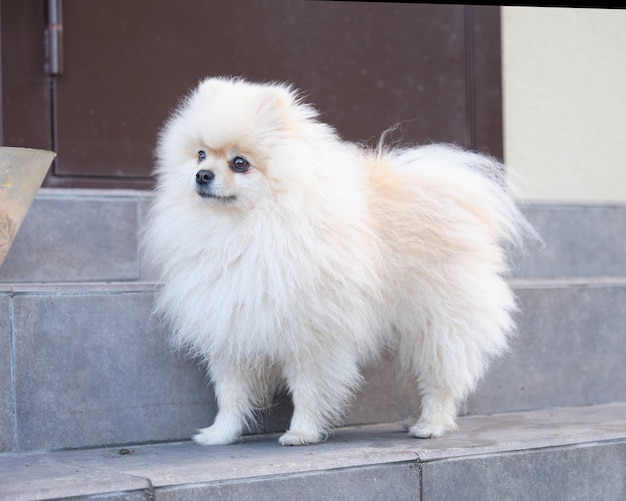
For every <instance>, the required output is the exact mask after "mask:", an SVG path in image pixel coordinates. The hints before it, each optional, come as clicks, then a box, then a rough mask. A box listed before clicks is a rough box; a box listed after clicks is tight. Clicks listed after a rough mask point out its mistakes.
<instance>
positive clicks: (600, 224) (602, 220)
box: [512, 203, 626, 277]
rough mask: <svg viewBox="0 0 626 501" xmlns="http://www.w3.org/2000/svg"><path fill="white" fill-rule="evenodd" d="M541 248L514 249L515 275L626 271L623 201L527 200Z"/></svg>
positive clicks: (623, 273) (616, 273)
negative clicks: (572, 202)
mask: <svg viewBox="0 0 626 501" xmlns="http://www.w3.org/2000/svg"><path fill="white" fill-rule="evenodd" d="M523 212H524V214H525V215H526V217H527V218H528V220H529V221H530V223H531V224H532V225H533V226H534V227H535V229H536V230H537V231H538V233H539V234H540V235H541V237H542V238H543V240H544V242H545V247H543V248H542V247H541V246H540V245H539V244H538V243H537V242H534V241H529V242H528V246H527V248H526V249H525V250H524V251H516V252H513V255H512V261H513V263H514V266H513V270H512V273H513V275H514V276H520V277H574V276H587V277H589V276H622V277H623V276H626V258H625V256H626V239H625V238H624V234H626V205H617V204H616V205H584V204H578V205H572V204H541V203H534V204H528V205H527V206H525V207H524V208H523Z"/></svg>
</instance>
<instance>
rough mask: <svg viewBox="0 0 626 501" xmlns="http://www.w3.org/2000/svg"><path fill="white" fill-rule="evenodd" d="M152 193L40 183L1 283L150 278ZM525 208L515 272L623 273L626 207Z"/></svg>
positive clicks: (550, 274) (535, 205)
mask: <svg viewBox="0 0 626 501" xmlns="http://www.w3.org/2000/svg"><path fill="white" fill-rule="evenodd" d="M153 196H154V195H153V193H152V192H150V191H133V190H87V189H76V190H66V189H51V188H48V189H42V190H40V192H39V194H38V195H37V198H36V199H35V201H34V203H33V205H32V207H31V210H30V212H29V213H28V215H27V217H26V219H25V221H24V223H23V225H22V227H21V229H20V232H19V234H18V236H17V238H16V240H15V242H14V244H13V247H12V248H11V250H10V251H9V255H8V256H7V258H6V260H5V262H4V264H3V265H2V268H0V282H5V283H9V282H54V281H61V282H71V281H94V280H95V281H97V280H101V281H111V280H146V279H148V280H150V279H151V278H154V277H151V276H150V272H149V271H148V270H147V269H145V268H144V267H143V266H142V262H141V258H140V256H139V255H138V239H137V234H138V232H140V231H141V229H142V227H143V225H144V221H145V214H146V211H147V208H148V207H149V204H150V203H151V200H152V199H153ZM523 211H524V212H525V214H526V215H527V217H528V218H529V220H530V221H531V223H533V225H535V227H536V228H537V230H538V231H539V233H540V234H541V235H542V237H543V239H544V240H545V243H546V245H545V248H541V247H540V246H539V245H538V244H537V243H535V242H530V243H529V245H528V248H527V249H526V251H525V252H524V253H522V252H516V253H515V255H514V259H513V262H514V269H513V273H514V275H516V276H531V277H558V276H611V275H619V276H626V260H625V259H624V256H626V239H625V238H623V235H624V234H626V205H615V204H613V205H599V204H598V205H588V204H587V205H575V204H550V203H532V204H528V205H527V206H525V207H523Z"/></svg>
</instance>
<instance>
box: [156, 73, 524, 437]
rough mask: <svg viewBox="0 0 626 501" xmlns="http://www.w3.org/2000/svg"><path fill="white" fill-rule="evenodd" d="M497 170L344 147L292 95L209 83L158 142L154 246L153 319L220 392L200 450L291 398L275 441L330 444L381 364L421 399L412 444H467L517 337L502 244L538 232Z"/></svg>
mask: <svg viewBox="0 0 626 501" xmlns="http://www.w3.org/2000/svg"><path fill="white" fill-rule="evenodd" d="M199 152H204V155H203V154H199ZM237 156H240V157H242V158H244V159H246V160H247V161H248V162H249V164H250V167H249V168H248V169H247V171H246V172H236V171H235V169H233V168H232V161H233V159H234V158H235V157H237ZM501 168H502V166H501V165H500V164H499V163H498V162H496V161H495V160H493V159H491V158H488V157H486V156H482V155H479V154H476V153H471V152H466V151H463V150H461V149H458V148H455V147H452V146H449V145H439V144H435V145H428V146H422V147H417V148H408V149H386V148H384V147H381V148H379V149H378V150H376V151H371V150H367V149H365V148H360V147H357V146H355V145H353V144H351V143H346V142H344V141H342V140H341V139H339V137H338V136H337V135H336V133H335V132H334V130H333V129H332V128H331V127H329V126H327V125H325V124H323V123H320V122H319V121H318V120H317V119H316V112H315V110H314V109H313V108H312V107H310V106H309V105H306V104H304V103H303V102H301V101H300V99H299V98H298V96H297V95H296V93H295V92H294V91H293V90H292V89H291V88H289V87H288V86H285V85H275V84H271V85H270V84H255V83H250V82H246V81H244V80H241V79H225V78H210V79H206V80H204V81H203V82H201V83H200V85H199V86H198V87H197V89H196V90H195V91H193V92H192V93H191V94H190V95H189V96H188V97H187V99H186V100H185V101H184V102H182V103H181V105H180V107H179V108H178V110H177V111H176V112H175V113H174V114H173V115H172V117H171V118H170V120H169V121H168V123H167V124H166V126H165V128H164V130H163V131H162V133H161V135H160V140H159V145H158V151H157V166H156V174H157V178H158V187H157V197H156V201H155V204H154V207H153V209H152V211H151V216H150V223H149V227H148V230H147V233H146V237H145V243H146V245H147V248H148V250H149V251H150V254H151V256H152V257H153V259H154V260H155V261H156V263H157V264H158V266H160V267H161V268H162V273H163V275H162V276H163V287H162V290H161V291H160V295H159V299H158V304H157V309H158V311H159V312H161V313H162V314H163V315H164V316H165V317H166V318H167V319H168V320H169V322H170V325H171V329H172V331H173V336H174V339H175V341H176V343H177V345H178V346H180V347H184V348H186V349H189V350H190V351H191V352H192V353H193V354H194V355H196V356H199V357H201V358H202V359H203V360H204V361H206V365H207V367H208V371H209V374H210V377H211V379H212V382H213V383H214V387H215V393H216V397H217V402H218V406H219V411H218V414H217V416H216V418H215V422H214V423H213V424H212V425H211V426H209V427H208V428H204V429H202V430H200V431H199V433H198V434H197V435H196V436H195V437H194V439H195V440H196V441H197V442H198V443H201V444H207V445H208V444H228V443H232V442H234V441H237V440H238V439H239V438H240V436H241V434H242V432H243V431H244V429H245V426H246V425H247V424H248V422H249V421H250V420H251V419H253V416H254V414H255V411H257V410H258V409H260V408H264V407H265V406H266V405H268V402H269V401H271V397H272V395H273V393H274V392H275V391H276V389H277V388H279V387H286V388H287V389H288V391H289V393H290V394H291V396H292V398H293V403H294V414H293V417H292V420H291V425H290V427H289V430H288V431H287V432H286V433H285V434H284V435H282V436H281V437H280V443H281V444H283V445H301V444H310V443H315V442H318V441H320V440H322V439H324V438H325V436H326V435H327V433H328V431H329V429H330V428H331V426H332V425H333V424H335V423H337V422H338V420H339V419H340V418H341V415H342V412H343V411H344V409H345V407H346V404H347V403H348V402H349V400H350V398H351V397H352V396H353V394H354V391H355V389H356V388H357V387H358V386H359V384H360V382H361V374H360V367H362V365H363V364H365V363H367V362H368V361H371V360H372V359H374V358H375V357H376V356H377V355H378V354H380V353H381V351H383V350H388V351H390V352H392V353H394V354H396V355H397V357H396V360H397V364H398V368H399V370H400V372H401V373H402V374H404V375H406V376H408V377H409V378H410V379H411V380H412V381H414V383H415V394H416V398H417V397H418V395H419V397H421V415H420V416H419V419H417V421H416V422H415V424H414V425H413V426H411V427H410V429H409V433H410V435H412V436H414V437H420V438H427V437H438V436H440V435H442V434H443V433H445V432H446V431H448V430H454V429H455V418H456V413H457V406H458V404H459V402H461V401H462V400H463V399H464V398H465V397H466V396H467V395H468V393H469V392H470V391H471V390H472V389H473V388H474V386H475V384H476V382H477V381H478V380H479V379H480V378H481V377H482V376H483V374H484V372H485V369H486V367H487V364H488V361H489V360H490V359H491V358H492V357H493V356H495V355H498V354H500V353H502V352H503V350H505V349H506V346H507V338H508V337H509V335H510V334H511V333H512V332H513V330H514V324H513V321H512V319H511V312H512V311H514V310H515V299H514V297H513V294H512V292H511V290H510V288H509V287H508V285H507V283H506V281H505V280H504V279H503V278H502V275H503V274H504V273H505V272H506V271H507V265H506V259H505V253H504V251H503V247H502V244H503V243H504V242H506V241H513V242H515V241H517V240H519V239H520V237H521V233H523V232H524V230H530V228H529V226H528V223H527V222H526V221H525V220H524V219H523V217H522V216H521V214H520V212H519V211H518V209H517V208H516V206H515V204H514V203H513V201H512V200H511V199H510V198H509V197H508V196H507V194H506V193H505V190H504V189H503V187H502V186H501V184H502V183H501V182H499V181H498V173H500V174H501ZM201 170H202V171H203V172H206V171H211V173H212V174H213V175H214V178H213V179H212V180H210V182H209V183H206V184H205V185H204V186H200V185H199V184H198V182H197V181H196V174H197V173H198V171H201ZM200 193H201V194H203V195H204V196H200ZM530 231H532V230H530Z"/></svg>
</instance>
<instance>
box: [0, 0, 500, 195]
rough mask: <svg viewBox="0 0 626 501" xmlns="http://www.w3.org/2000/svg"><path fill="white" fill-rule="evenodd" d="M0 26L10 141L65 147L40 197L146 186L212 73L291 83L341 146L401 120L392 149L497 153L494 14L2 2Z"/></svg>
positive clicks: (222, 1)
mask: <svg viewBox="0 0 626 501" xmlns="http://www.w3.org/2000/svg"><path fill="white" fill-rule="evenodd" d="M55 4H56V5H57V7H56V8H57V9H60V11H59V12H60V14H62V19H61V20H62V39H61V41H62V43H61V44H60V45H59V50H58V51H56V52H55V53H56V54H57V55H60V56H62V67H61V68H59V72H58V74H55V75H52V74H50V71H47V69H48V70H49V66H48V67H47V66H46V64H45V63H46V61H45V53H46V52H45V51H44V42H45V37H44V31H45V28H46V25H47V24H48V23H49V21H50V18H51V17H52V18H53V17H54V14H55V13H57V11H54V12H48V10H49V9H52V10H54V9H55ZM0 16H1V23H2V24H1V29H2V33H1V35H2V128H1V129H0V133H1V134H2V140H3V144H5V145H12V146H32V147H43V148H52V149H54V150H55V151H57V153H58V157H57V161H56V162H55V165H54V168H53V169H52V171H51V173H50V175H49V176H48V178H47V180H46V185H47V186H78V187H80V186H88V187H127V188H149V187H150V186H151V179H150V172H151V169H152V155H153V148H154V143H155V137H156V133H157V131H158V128H159V127H160V125H161V124H162V123H163V120H165V118H166V117H167V115H168V113H169V111H170V110H171V109H172V108H173V107H174V106H175V105H176V104H177V101H178V99H179V98H180V97H181V96H182V95H183V94H184V93H185V92H187V91H188V90H189V89H190V88H192V87H193V86H194V85H195V84H196V83H197V81H198V80H199V79H200V78H202V77H204V76H208V75H237V76H245V77H247V78H250V79H258V80H279V81H289V82H292V83H293V84H294V85H295V86H296V87H298V88H299V89H302V90H303V91H304V92H305V93H306V95H307V96H308V99H309V100H310V101H312V102H313V103H314V104H315V105H316V106H317V107H318V108H319V109H320V110H321V111H322V119H323V120H324V121H326V122H328V123H330V124H332V125H333V126H335V127H336V128H337V129H338V131H339V133H340V134H341V135H342V136H343V137H345V138H347V139H351V140H355V141H365V142H370V143H372V142H374V141H375V140H376V139H377V138H378V137H379V135H380V133H381V132H382V131H383V130H384V129H386V128H389V127H391V126H393V125H394V124H396V123H399V124H400V125H401V127H400V129H399V131H398V132H396V133H395V134H394V136H393V137H394V139H398V140H403V141H404V142H408V143H420V142H423V141H427V140H433V141H448V142H455V143H457V144H459V145H462V146H465V147H470V148H474V149H483V150H485V149H486V150H488V151H489V152H490V153H492V154H493V155H495V156H501V154H502V138H501V133H502V132H501V128H502V122H501V92H500V38H499V37H500V28H499V8H498V7H477V6H460V5H445V4H440V5H434V4H433V5H431V4H419V3H386V2H339V1H310V0H263V1H261V0H257V1H254V2H252V1H250V0H212V1H208V0H107V1H102V0H62V1H61V0H56V2H55V1H48V2H45V1H44V0H41V1H39V2H35V1H32V2H24V1H23V0H0ZM53 28H54V27H53Z"/></svg>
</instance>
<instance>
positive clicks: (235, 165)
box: [229, 157, 250, 172]
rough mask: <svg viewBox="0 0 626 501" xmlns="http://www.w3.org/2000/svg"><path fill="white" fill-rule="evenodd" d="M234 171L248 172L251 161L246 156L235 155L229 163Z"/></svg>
mask: <svg viewBox="0 0 626 501" xmlns="http://www.w3.org/2000/svg"><path fill="white" fill-rule="evenodd" d="M229 166H230V169H231V170H232V171H233V172H246V171H247V170H248V169H249V168H250V162H248V161H247V160H246V159H245V158H244V157H235V158H233V159H232V160H231V161H230V163H229Z"/></svg>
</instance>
